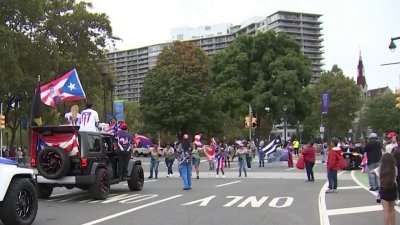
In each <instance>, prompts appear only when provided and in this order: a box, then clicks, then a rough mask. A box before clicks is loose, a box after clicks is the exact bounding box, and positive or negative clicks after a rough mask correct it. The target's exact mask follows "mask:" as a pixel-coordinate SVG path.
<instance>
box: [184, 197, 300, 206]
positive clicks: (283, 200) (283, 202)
mask: <svg viewBox="0 0 400 225" xmlns="http://www.w3.org/2000/svg"><path fill="white" fill-rule="evenodd" d="M215 197H217V196H216V195H210V196H208V197H205V198H202V199H198V200H195V201H192V202H188V203H185V204H182V205H183V206H187V205H198V206H207V205H208V203H210V201H211V200H212V199H214V198H215ZM225 198H226V199H228V200H229V199H231V200H230V201H228V202H227V203H226V204H225V205H223V207H232V206H233V207H235V206H236V207H240V208H242V207H247V206H250V207H252V208H259V207H261V206H262V205H263V204H264V203H265V202H266V201H267V200H268V199H270V197H269V196H262V197H261V198H259V199H257V196H249V197H247V198H245V196H226V197H225ZM293 200H294V198H292V197H275V198H272V199H271V200H270V201H269V203H268V206H269V207H272V208H287V207H289V206H291V205H292V203H293Z"/></svg>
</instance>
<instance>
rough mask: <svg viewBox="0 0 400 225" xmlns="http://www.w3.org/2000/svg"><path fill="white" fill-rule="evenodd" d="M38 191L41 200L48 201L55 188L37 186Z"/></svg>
mask: <svg viewBox="0 0 400 225" xmlns="http://www.w3.org/2000/svg"><path fill="white" fill-rule="evenodd" d="M36 190H37V194H38V197H39V198H40V199H47V198H49V197H50V195H51V194H52V193H53V187H52V186H49V185H46V184H37V186H36Z"/></svg>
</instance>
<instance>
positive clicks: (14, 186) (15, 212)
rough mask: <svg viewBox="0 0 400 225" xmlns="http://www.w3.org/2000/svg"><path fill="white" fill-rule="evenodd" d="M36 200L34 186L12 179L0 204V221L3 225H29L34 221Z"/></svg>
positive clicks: (22, 179) (22, 180) (19, 179)
mask: <svg viewBox="0 0 400 225" xmlns="http://www.w3.org/2000/svg"><path fill="white" fill-rule="evenodd" d="M37 209H38V198H37V195H36V190H35V186H34V185H33V184H32V183H31V182H30V181H29V180H28V179H25V178H17V179H13V180H12V181H11V183H10V186H9V188H8V190H7V193H6V196H5V197H4V201H3V202H2V203H0V219H1V221H2V222H3V223H4V224H18V225H30V224H32V222H33V221H34V220H35V217H36V213H37Z"/></svg>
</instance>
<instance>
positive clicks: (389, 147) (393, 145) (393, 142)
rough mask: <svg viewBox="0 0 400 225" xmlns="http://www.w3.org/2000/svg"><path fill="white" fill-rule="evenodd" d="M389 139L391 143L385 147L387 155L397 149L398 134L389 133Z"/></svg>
mask: <svg viewBox="0 0 400 225" xmlns="http://www.w3.org/2000/svg"><path fill="white" fill-rule="evenodd" d="M387 137H388V139H389V143H388V144H387V145H386V147H385V152H386V153H392V151H393V149H394V148H397V146H398V145H397V134H396V132H393V131H392V132H389V133H388V135H387Z"/></svg>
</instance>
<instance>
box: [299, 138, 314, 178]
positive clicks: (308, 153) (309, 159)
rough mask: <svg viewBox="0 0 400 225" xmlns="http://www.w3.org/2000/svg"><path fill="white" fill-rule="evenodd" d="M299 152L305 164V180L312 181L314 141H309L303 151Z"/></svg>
mask: <svg viewBox="0 0 400 225" xmlns="http://www.w3.org/2000/svg"><path fill="white" fill-rule="evenodd" d="M301 154H302V155H303V158H304V164H305V166H306V171H307V180H306V182H312V181H314V172H313V167H314V164H315V148H314V141H309V142H308V145H307V147H306V148H305V149H303V151H301Z"/></svg>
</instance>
